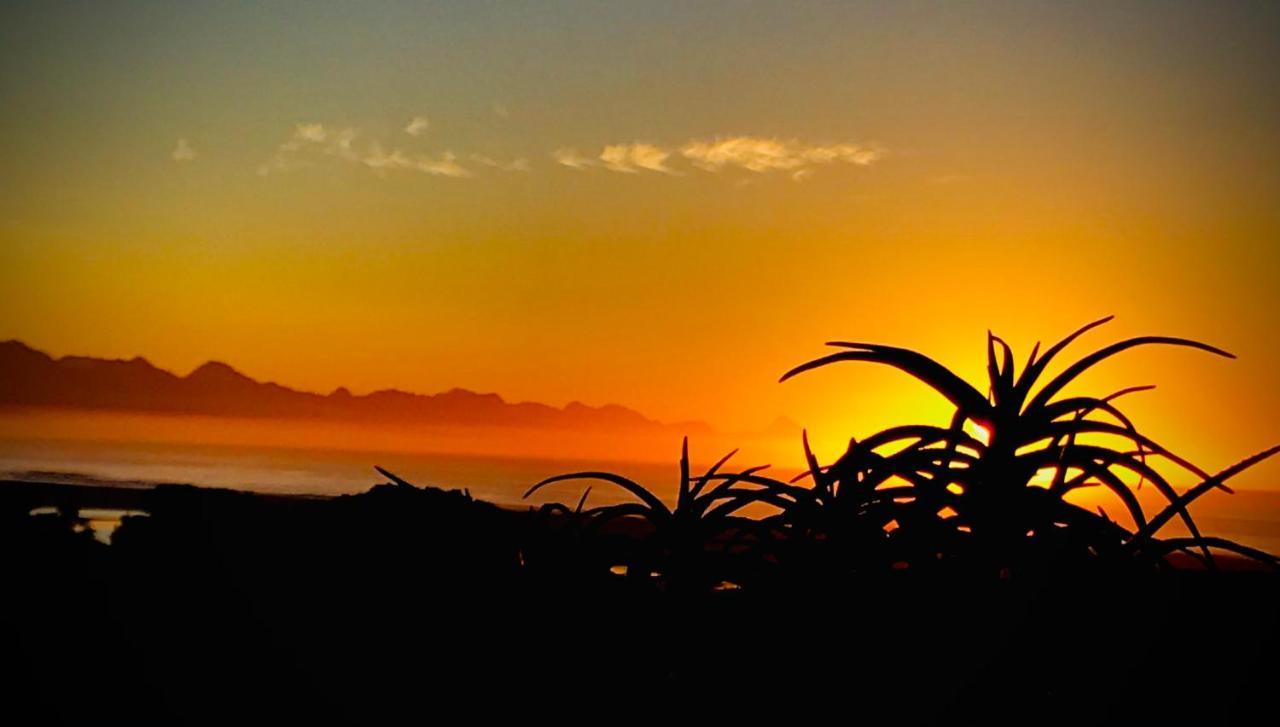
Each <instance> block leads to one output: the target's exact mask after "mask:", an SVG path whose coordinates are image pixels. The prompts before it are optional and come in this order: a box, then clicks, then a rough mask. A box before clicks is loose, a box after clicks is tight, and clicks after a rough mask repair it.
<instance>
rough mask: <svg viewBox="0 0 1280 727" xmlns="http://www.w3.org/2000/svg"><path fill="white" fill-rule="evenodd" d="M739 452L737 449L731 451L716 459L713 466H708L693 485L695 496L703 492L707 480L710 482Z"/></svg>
mask: <svg viewBox="0 0 1280 727" xmlns="http://www.w3.org/2000/svg"><path fill="white" fill-rule="evenodd" d="M737 453H738V450H736V449H735V450H733V451H732V452H729V453H728V454H726V455H725V456H723V457H721V458H720V459H718V460H716V463H715V464H713V465H711V467H710V468H708V469H707V471H706V472H705V473H703V474H702V475H700V476H699V477H698V478H697V482H695V483H694V486H693V493H692V494H693V497H694V498H697V496H698V494H699V493H701V492H702V488H704V487H706V486H707V482H709V481H710V480H711V478H713V477H715V476H716V473H717V472H719V471H720V468H721V467H723V466H724V465H725V463H727V462H728V461H729V460H730V459H731V458H732V457H733V455H735V454H737Z"/></svg>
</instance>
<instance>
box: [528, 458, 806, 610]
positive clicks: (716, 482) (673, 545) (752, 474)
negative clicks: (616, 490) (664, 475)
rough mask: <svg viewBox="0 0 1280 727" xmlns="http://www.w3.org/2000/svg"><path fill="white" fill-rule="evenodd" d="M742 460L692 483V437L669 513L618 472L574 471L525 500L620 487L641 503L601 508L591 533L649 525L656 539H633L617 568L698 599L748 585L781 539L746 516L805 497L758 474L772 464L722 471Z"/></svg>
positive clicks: (591, 518)
mask: <svg viewBox="0 0 1280 727" xmlns="http://www.w3.org/2000/svg"><path fill="white" fill-rule="evenodd" d="M736 453H737V450H734V451H732V452H730V453H729V454H727V455H725V456H724V457H722V458H720V460H719V461H717V462H716V463H715V464H713V465H712V466H711V467H710V468H708V469H707V471H706V472H705V473H703V474H701V475H697V476H693V475H691V474H690V471H689V439H688V437H685V438H684V442H683V444H682V446H681V453H680V480H679V484H678V488H677V495H676V504H675V507H668V506H667V504H666V503H664V502H663V501H662V499H661V498H659V497H658V496H657V495H655V494H653V493H652V492H651V491H650V490H648V489H647V488H645V487H644V486H643V485H641V484H639V483H637V482H635V481H634V480H631V479H628V478H626V477H623V476H622V475H618V474H614V473H612V472H594V471H593V472H572V473H568V474H562V475H557V476H554V477H549V478H547V479H545V480H542V481H541V482H538V483H537V484H535V485H533V486H532V487H530V488H529V490H528V491H527V492H526V493H525V494H524V496H525V497H526V498H527V497H529V496H530V495H532V494H533V493H535V492H537V491H538V490H541V489H542V488H543V487H546V486H548V485H551V484H554V483H558V482H565V481H569V480H597V481H602V482H606V483H609V484H612V485H615V486H617V487H620V488H622V489H623V490H626V491H627V492H628V493H630V494H631V495H633V496H635V497H636V498H637V499H638V500H639V502H624V503H620V504H616V505H605V506H600V507H596V508H592V509H590V510H588V511H586V512H585V513H584V515H585V516H586V517H587V518H588V527H590V528H591V529H593V530H595V531H597V532H598V531H599V530H600V529H601V528H603V527H604V526H606V525H607V524H609V523H611V522H614V521H617V520H619V519H622V518H631V519H635V520H639V521H643V522H644V523H647V525H648V527H649V528H650V529H651V532H650V533H648V534H647V535H645V536H644V537H642V538H638V539H633V541H634V545H635V547H634V548H631V549H630V550H629V552H627V553H625V554H623V556H622V557H623V558H624V559H625V561H626V562H625V563H620V564H618V565H624V566H625V567H626V571H627V575H628V577H629V578H631V579H634V580H641V581H644V580H649V579H654V580H656V581H657V583H658V584H659V585H660V586H661V587H663V588H665V589H667V590H669V591H674V592H699V591H703V590H706V589H708V588H711V587H714V586H716V585H718V584H720V583H721V582H725V583H729V584H734V585H741V583H740V581H741V580H745V579H750V578H752V577H753V576H754V575H755V574H756V572H757V566H758V565H759V558H758V556H759V555H760V552H761V550H762V549H765V548H767V547H768V545H769V542H770V540H771V539H773V538H774V537H775V535H776V533H775V530H776V526H775V524H774V522H773V521H772V520H771V519H769V518H765V519H761V520H753V519H751V518H748V517H746V516H744V515H743V514H741V513H742V511H743V510H744V509H745V508H748V507H749V506H751V505H755V504H763V505H771V506H773V507H774V508H777V509H779V510H785V509H787V508H789V507H792V506H794V504H795V502H794V500H793V499H789V496H795V495H797V494H799V493H801V490H800V488H795V487H792V486H791V485H789V484H787V483H784V482H782V481H780V480H776V479H773V478H770V477H765V476H763V475H761V474H759V473H760V472H761V471H763V470H765V469H767V468H768V465H761V466H757V467H749V468H747V469H744V470H741V471H737V472H722V471H721V470H722V468H723V467H724V465H725V464H727V463H728V461H729V459H730V458H732V457H733V455H734V454H736ZM584 498H585V495H584ZM579 506H581V502H580V503H579ZM741 556H746V557H741Z"/></svg>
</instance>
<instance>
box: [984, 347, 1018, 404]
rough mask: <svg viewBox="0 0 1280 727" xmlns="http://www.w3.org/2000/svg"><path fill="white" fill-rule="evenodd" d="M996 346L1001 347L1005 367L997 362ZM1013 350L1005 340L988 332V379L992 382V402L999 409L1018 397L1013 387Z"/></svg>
mask: <svg viewBox="0 0 1280 727" xmlns="http://www.w3.org/2000/svg"><path fill="white" fill-rule="evenodd" d="M996 344H999V345H1000V349H1001V353H1002V356H1003V365H999V363H998V362H997V361H996V349H995V346H996ZM1013 373H1014V372H1013V350H1012V349H1010V348H1009V344H1008V343H1005V341H1004V339H1002V338H1000V337H999V336H997V335H995V334H993V333H992V332H991V331H987V377H988V378H989V379H990V380H991V400H992V403H994V404H995V405H996V406H997V407H998V406H1000V405H1001V404H1004V405H1006V406H1007V405H1008V403H1009V402H1010V401H1012V400H1013V397H1014V396H1015V395H1016V392H1015V391H1014V386H1013Z"/></svg>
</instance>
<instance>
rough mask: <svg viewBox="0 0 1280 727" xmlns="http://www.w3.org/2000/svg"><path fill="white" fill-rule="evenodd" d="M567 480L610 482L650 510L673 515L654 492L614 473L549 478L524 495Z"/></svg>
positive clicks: (589, 473)
mask: <svg viewBox="0 0 1280 727" xmlns="http://www.w3.org/2000/svg"><path fill="white" fill-rule="evenodd" d="M567 480H600V481H602V482H609V483H611V484H614V485H617V486H618V487H621V488H622V489H624V490H626V491H627V492H630V493H631V494H633V495H635V496H636V497H637V498H639V499H640V500H641V501H643V502H644V504H646V505H648V506H649V507H650V508H652V509H653V510H655V511H656V512H660V513H663V514H665V515H670V514H671V510H670V509H669V508H667V506H666V504H665V503H663V502H662V500H659V499H658V498H657V497H656V496H654V494H653V493H652V492H649V491H648V490H646V489H645V488H644V486H643V485H640V484H639V483H637V482H634V481H632V480H629V479H627V478H626V477H623V476H621V475H615V474H613V473H612V472H570V473H568V474H563V475H556V476H554V477H548V478H547V479H545V480H543V481H541V482H539V483H538V484H536V485H534V486H533V487H530V488H529V490H528V491H527V492H525V493H524V497H526V498H527V497H529V496H530V495H532V494H533V493H535V492H537V491H538V490H541V489H542V488H543V487H546V486H547V485H550V484H553V483H556V482H565V481H567Z"/></svg>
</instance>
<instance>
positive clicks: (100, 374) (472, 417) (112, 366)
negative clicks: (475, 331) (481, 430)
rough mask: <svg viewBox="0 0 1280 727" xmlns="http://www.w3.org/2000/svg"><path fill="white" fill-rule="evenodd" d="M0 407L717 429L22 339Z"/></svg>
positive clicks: (1, 345) (11, 351) (1, 354)
mask: <svg viewBox="0 0 1280 727" xmlns="http://www.w3.org/2000/svg"><path fill="white" fill-rule="evenodd" d="M0 406H33V407H36V406H45V407H70V408H79V409H98V410H112V411H131V412H155V413H166V414H204V415H214V416H244V417H275V418H314V419H339V420H357V421H358V420H367V421H379V422H384V423H386V422H390V423H395V424H435V425H451V426H500V427H529V428H542V429H605V430H635V429H666V428H679V430H680V431H682V432H689V433H697V432H706V431H710V427H708V426H707V425H706V424H705V423H702V422H679V423H675V424H670V425H667V424H663V423H661V422H658V421H655V420H653V419H649V418H648V417H645V416H644V415H643V414H640V413H639V412H637V411H634V410H632V409H628V408H626V407H624V406H619V405H617V404H606V405H604V406H588V405H586V404H583V403H581V402H576V401H574V402H570V403H569V404H567V405H566V406H564V407H554V406H550V405H547V404H540V403H536V402H516V403H513V402H507V401H505V400H503V398H502V397H501V396H499V395H497V394H479V393H476V392H474V391H468V390H466V389H457V388H455V389H450V390H449V391H446V392H443V393H439V394H415V393H410V392H405V391H400V390H397V389H383V390H380V391H375V392H372V393H370V394H364V395H355V394H352V393H351V392H350V391H348V390H347V389H346V388H345V387H339V388H337V389H335V390H334V391H333V392H331V393H329V394H327V395H326V394H317V393H314V392H307V391H298V390H296V389H291V388H289V387H287V386H282V385H280V384H277V383H274V382H270V381H268V382H260V381H256V380H254V379H252V378H250V377H248V376H246V375H244V374H242V373H240V372H239V371H237V370H236V369H234V368H232V367H231V366H229V365H227V364H225V363H222V362H220V361H209V362H207V363H205V364H202V365H200V366H199V367H197V368H196V369H195V370H194V371H192V372H191V373H189V374H187V375H186V376H178V375H176V374H174V373H172V372H170V371H166V370H164V369H161V368H159V367H157V366H154V365H153V364H151V363H150V362H149V361H147V360H146V359H145V358H142V357H141V356H138V357H135V358H131V359H128V360H123V359H102V358H93V357H89V356H63V357H61V358H54V357H52V356H50V355H48V354H46V353H44V352H42V351H38V350H36V349H34V348H31V347H30V346H28V345H26V344H25V343H22V342H21V341H16V340H9V341H3V342H0Z"/></svg>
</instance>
